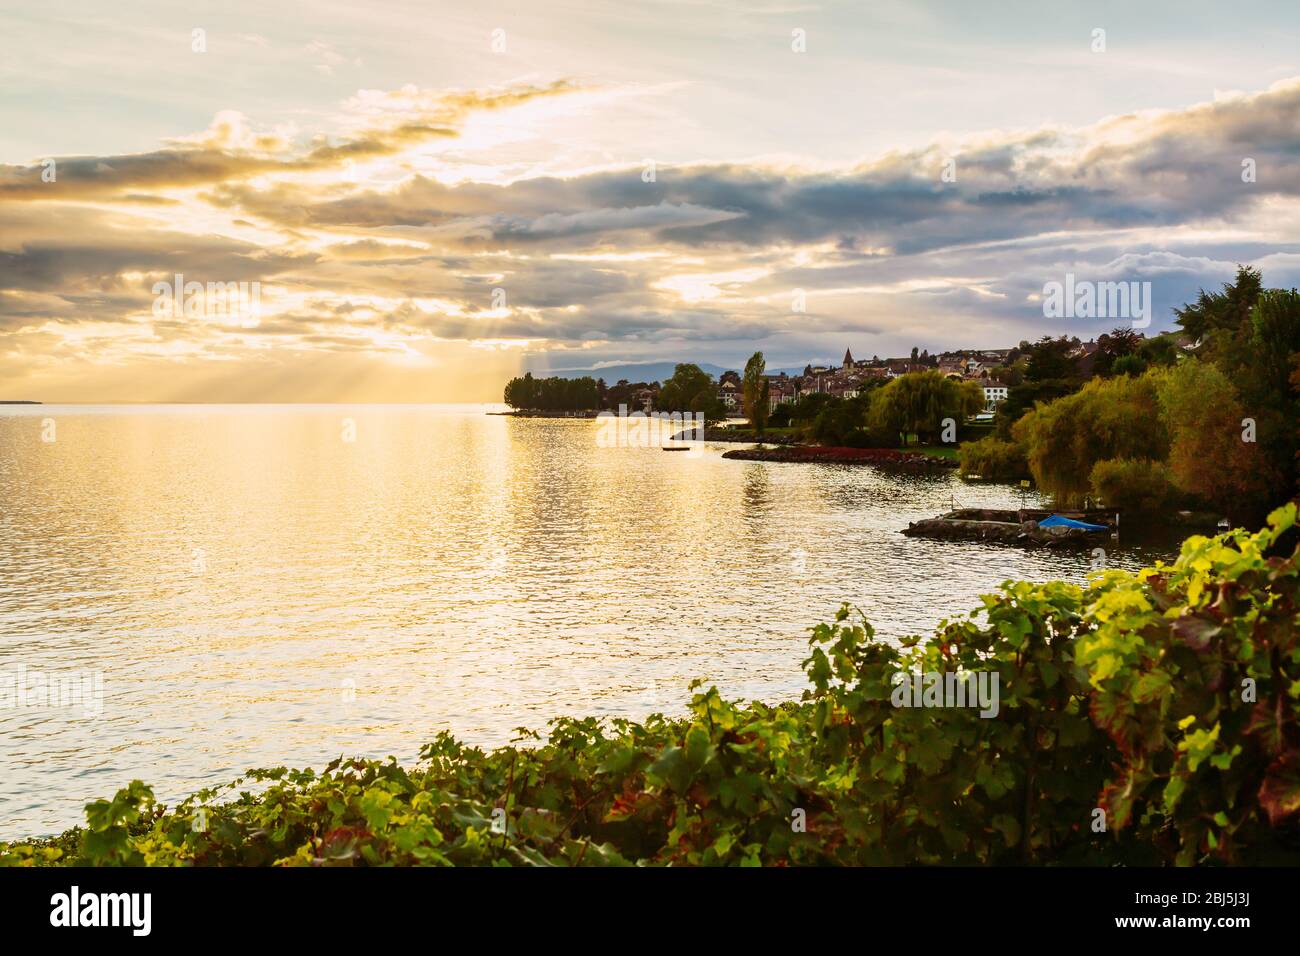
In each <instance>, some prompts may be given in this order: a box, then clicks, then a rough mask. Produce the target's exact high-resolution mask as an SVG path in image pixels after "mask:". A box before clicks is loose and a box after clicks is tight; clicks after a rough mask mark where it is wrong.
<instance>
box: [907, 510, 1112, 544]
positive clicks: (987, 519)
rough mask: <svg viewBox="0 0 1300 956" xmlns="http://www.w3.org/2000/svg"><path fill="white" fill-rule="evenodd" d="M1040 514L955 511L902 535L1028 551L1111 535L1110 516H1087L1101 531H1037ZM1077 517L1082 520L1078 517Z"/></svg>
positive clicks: (909, 528) (913, 525)
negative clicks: (984, 543)
mask: <svg viewBox="0 0 1300 956" xmlns="http://www.w3.org/2000/svg"><path fill="white" fill-rule="evenodd" d="M1047 514H1048V513H1047V512H1042V511H1032V512H1030V511H1020V512H1016V511H981V510H974V509H959V510H957V511H950V512H948V514H945V515H940V516H939V517H937V518H925V519H922V520H921V521H911V522H908V525H907V528H906V529H904V531H903V534H905V535H907V536H908V537H909V538H938V539H940V540H944V541H993V542H997V543H1000V544H1015V545H1020V546H1022V547H1028V548H1064V547H1079V546H1081V545H1088V544H1095V543H1097V542H1099V541H1105V540H1107V539H1109V538H1110V536H1111V535H1112V534H1113V533H1114V528H1113V526H1112V525H1111V522H1112V520H1113V516H1112V515H1088V516H1087V519H1086V520H1088V521H1090V522H1095V523H1098V524H1106V525H1107V526H1108V527H1107V528H1106V530H1105V531H1087V530H1084V529H1082V528H1040V527H1039V526H1038V519H1040V518H1044V517H1046V516H1047ZM1080 517H1083V516H1082V515H1080Z"/></svg>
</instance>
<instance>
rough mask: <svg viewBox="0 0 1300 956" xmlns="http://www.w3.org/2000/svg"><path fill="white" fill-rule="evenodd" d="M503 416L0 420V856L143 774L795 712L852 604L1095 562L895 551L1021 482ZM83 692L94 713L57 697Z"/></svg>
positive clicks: (47, 414)
mask: <svg viewBox="0 0 1300 956" xmlns="http://www.w3.org/2000/svg"><path fill="white" fill-rule="evenodd" d="M487 411H488V408H487V407H485V406H405V405H395V406H383V405H364V406H345V405H326V406H321V405H273V406H247V405H240V406H204V405H189V406H186V405H177V406H9V407H0V673H8V674H11V675H19V676H21V678H22V680H23V681H25V682H26V684H25V686H26V687H27V688H28V689H29V690H28V693H27V695H26V696H25V697H23V698H22V699H19V698H18V697H17V695H16V694H15V693H14V692H12V688H13V687H14V681H15V680H17V679H18V677H14V678H13V679H12V680H11V681H10V684H9V687H10V688H11V692H10V694H9V696H8V699H7V700H6V699H5V698H4V697H2V696H0V838H6V837H8V838H13V837H18V836H34V835H44V834H49V833H53V832H57V831H59V830H62V829H63V828H65V827H67V826H70V825H72V824H75V823H79V822H81V821H82V819H83V814H82V805H83V804H84V803H86V802H87V801H88V800H90V799H93V798H97V797H101V796H110V795H111V794H112V793H113V792H114V791H115V790H116V789H117V788H118V787H120V786H123V785H125V784H126V783H127V782H129V781H130V780H131V779H133V778H140V779H143V780H145V781H146V782H148V783H150V784H152V785H153V786H154V788H155V792H156V793H157V795H158V796H159V798H160V799H163V800H165V801H167V802H174V801H175V800H176V799H178V798H179V797H182V796H184V795H186V794H188V793H190V792H192V791H193V790H195V789H198V788H199V787H201V786H204V785H207V784H213V783H217V782H221V781H225V780H228V779H231V778H233V777H235V776H237V775H238V774H240V773H242V772H243V771H244V770H246V769H247V768H250V767H256V766H280V765H289V766H315V767H320V766H323V765H324V764H325V763H327V762H328V761H329V760H331V759H333V758H334V757H336V756H338V755H339V754H346V755H361V756H372V757H384V756H387V755H389V754H392V755H395V756H397V757H398V758H399V759H401V760H404V761H413V760H414V759H415V757H416V754H417V752H418V750H419V747H420V745H421V744H422V743H423V742H425V741H427V740H430V739H431V738H432V737H433V736H434V735H435V734H436V733H437V732H438V731H439V730H444V729H445V730H451V731H453V732H454V733H456V734H457V735H458V736H459V737H461V738H462V739H465V740H467V741H469V742H472V743H475V744H481V745H485V746H487V745H495V744H500V743H504V742H506V741H508V740H509V739H510V738H511V737H512V730H513V728H515V727H518V726H520V725H523V726H528V727H531V728H535V729H544V728H545V724H546V721H547V720H548V719H549V718H551V717H555V716H558V715H561V714H571V715H604V716H614V715H626V716H632V717H641V716H644V715H645V714H647V713H649V712H651V711H654V710H660V711H664V712H669V713H673V712H680V711H682V710H683V709H684V703H685V701H686V700H687V699H688V692H687V690H686V687H687V684H688V683H689V682H690V681H691V679H693V678H696V677H701V678H706V679H707V680H709V681H712V682H715V683H717V684H718V686H719V687H720V688H721V689H722V690H723V691H724V692H725V694H727V695H729V696H736V697H744V698H761V699H764V700H769V701H775V700H779V699H783V698H793V697H797V696H798V694H799V693H800V691H801V690H802V688H803V686H804V679H803V675H802V673H801V671H800V662H801V661H802V660H803V658H804V656H805V654H806V650H807V635H806V633H805V631H806V628H808V627H810V626H812V625H814V624H816V623H818V622H820V621H825V620H828V619H830V618H831V617H832V616H833V615H834V613H835V610H836V609H837V608H838V607H839V605H840V603H841V602H843V601H847V602H850V603H852V604H853V605H856V606H857V607H858V608H861V609H862V611H863V612H865V613H866V615H867V616H868V618H869V619H870V620H871V621H872V623H873V624H874V625H875V627H876V629H877V631H878V633H879V634H881V635H883V636H884V637H886V638H898V637H900V636H903V635H907V634H911V633H927V632H929V631H931V630H932V629H933V628H934V627H935V625H936V624H938V623H939V621H940V620H941V619H942V618H944V617H946V616H956V615H961V614H964V613H965V612H967V611H968V610H970V609H972V608H974V607H975V606H976V604H977V603H978V601H977V595H979V594H980V593H982V592H985V591H988V590H991V589H993V588H994V587H996V585H997V584H998V583H999V582H1001V581H1003V580H1005V579H1007V578H1027V579H1031V580H1047V579H1050V578H1066V579H1070V580H1073V581H1076V582H1079V583H1082V582H1083V580H1084V577H1085V574H1086V572H1087V571H1088V569H1089V567H1088V561H1089V558H1090V554H1089V553H1088V552H1086V551H1073V552H1048V551H1022V550H1018V549H1015V548H1007V547H1002V546H991V545H988V546H986V545H981V544H976V543H944V542H938V541H930V540H924V539H913V538H905V537H903V536H902V535H901V534H899V533H898V532H899V530H900V529H902V528H905V527H906V526H907V522H908V521H909V520H915V519H917V518H922V517H931V516H933V515H935V514H938V513H940V512H942V511H946V510H948V509H949V508H950V507H952V505H953V504H954V503H955V504H956V505H958V506H962V505H964V506H987V507H1014V506H1015V505H1017V504H1018V503H1019V502H1020V501H1021V495H1020V492H1019V491H1018V490H1017V489H1014V488H1010V487H1007V486H998V485H969V484H966V483H964V482H962V481H960V480H959V479H958V478H956V477H955V476H952V475H943V476H939V477H926V476H905V475H894V474H886V473H883V472H881V471H878V470H876V469H874V468H871V467H867V466H842V465H841V466H836V465H812V464H765V463H757V462H739V461H727V460H724V459H723V458H722V457H721V455H722V452H723V451H725V450H726V449H727V447H728V446H724V445H713V444H711V445H707V446H705V447H703V448H702V449H697V450H696V451H693V452H690V453H678V454H666V453H664V452H662V451H660V450H659V449H657V448H641V447H601V446H600V445H601V443H599V442H598V441H597V431H598V426H597V423H595V422H593V421H590V420H546V419H517V418H511V417H503V416H492V415H488V414H486V412H487ZM50 439H52V440H50ZM733 447H734V446H733ZM1024 500H1025V502H1026V503H1027V504H1030V505H1036V504H1039V501H1038V499H1037V497H1036V496H1034V495H1032V494H1030V495H1027V496H1026V497H1025V499H1024ZM1108 550H1109V554H1108V560H1109V562H1110V564H1111V565H1112V566H1121V567H1137V566H1140V565H1141V564H1142V563H1149V562H1150V560H1151V559H1152V558H1153V557H1156V556H1166V555H1167V553H1168V552H1167V550H1166V551H1157V552H1150V551H1146V550H1144V549H1136V548H1128V547H1115V548H1111V549H1108ZM42 680H43V681H45V684H44V685H42V684H41V683H40V681H42ZM59 681H63V683H62V685H61V686H62V688H63V689H64V690H67V689H68V688H69V687H71V688H74V690H75V689H76V688H81V689H82V690H83V693H82V695H81V696H79V697H78V696H65V697H64V698H63V699H59V695H58V694H57V693H45V694H44V696H43V697H42V696H41V692H40V690H39V688H41V687H42V686H44V687H45V688H47V689H48V688H50V687H51V686H55V684H57V682H59ZM51 682H55V684H52V683H51ZM96 688H98V689H96ZM2 693H3V687H0V694H2ZM69 693H72V692H69Z"/></svg>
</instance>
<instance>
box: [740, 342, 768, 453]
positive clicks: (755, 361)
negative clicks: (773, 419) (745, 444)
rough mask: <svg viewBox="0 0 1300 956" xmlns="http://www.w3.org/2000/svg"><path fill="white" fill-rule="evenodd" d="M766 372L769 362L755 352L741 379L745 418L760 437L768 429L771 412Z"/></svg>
mask: <svg viewBox="0 0 1300 956" xmlns="http://www.w3.org/2000/svg"><path fill="white" fill-rule="evenodd" d="M766 372H767V362H766V361H765V360H764V359H763V353H762V352H755V353H754V354H753V355H751V356H750V357H749V361H748V362H746V363H745V374H744V377H743V378H742V379H741V394H742V396H743V401H744V404H745V417H746V418H748V419H749V424H750V426H751V427H753V429H754V430H755V431H756V432H758V434H760V435H761V434H763V432H764V430H765V429H766V428H767V419H768V412H769V411H770V409H769V406H768V387H767V375H766Z"/></svg>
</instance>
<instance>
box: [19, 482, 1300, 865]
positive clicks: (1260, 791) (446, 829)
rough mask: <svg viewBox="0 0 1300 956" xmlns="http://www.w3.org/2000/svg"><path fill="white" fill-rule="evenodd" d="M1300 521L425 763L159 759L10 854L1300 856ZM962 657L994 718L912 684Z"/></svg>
mask: <svg viewBox="0 0 1300 956" xmlns="http://www.w3.org/2000/svg"><path fill="white" fill-rule="evenodd" d="M1295 521H1296V509H1295V506H1294V505H1288V506H1287V507H1286V508H1284V509H1279V510H1278V511H1277V512H1275V513H1274V514H1273V515H1272V516H1271V518H1270V526H1269V528H1267V529H1266V530H1264V531H1262V532H1260V533H1259V534H1256V535H1253V536H1252V535H1248V534H1246V533H1245V532H1241V531H1237V532H1233V533H1231V534H1228V535H1224V536H1221V537H1219V538H1214V539H1209V538H1201V537H1196V538H1191V539H1189V540H1188V541H1187V542H1186V543H1185V544H1184V546H1183V549H1182V554H1181V555H1180V557H1179V558H1178V560H1177V561H1176V562H1175V563H1174V565H1173V566H1171V567H1165V566H1157V567H1156V568H1154V569H1147V570H1145V571H1143V572H1141V573H1140V574H1136V575H1134V574H1130V573H1127V572H1121V571H1109V572H1105V573H1104V574H1102V575H1101V576H1100V577H1098V578H1097V579H1095V580H1094V581H1093V582H1092V583H1091V584H1090V585H1089V587H1088V588H1087V589H1086V590H1085V589H1080V588H1079V587H1076V586H1074V585H1072V584H1067V583H1062V582H1054V583H1048V584H1043V585H1035V584H1030V583H1027V582H1014V583H1012V582H1008V583H1007V584H1005V585H1003V587H1002V589H1001V591H1000V592H998V593H997V594H993V595H987V596H985V597H984V598H983V607H981V608H980V609H979V610H977V611H975V612H973V613H972V614H971V615H970V617H969V618H965V619H961V620H958V621H953V622H948V623H945V624H944V625H943V626H942V627H941V629H940V630H939V631H938V633H936V634H935V635H934V636H933V637H930V638H928V639H926V640H921V639H919V638H916V639H912V640H909V641H905V642H903V646H902V647H896V646H893V645H890V644H886V643H884V642H881V641H876V640H874V639H873V635H872V631H871V628H870V625H868V624H866V623H865V622H863V623H855V622H853V621H851V620H850V617H849V613H848V610H847V609H843V610H841V611H840V613H839V614H838V616H837V618H836V620H835V622H834V623H833V624H821V625H819V626H817V627H816V628H814V629H813V631H812V637H811V639H810V646H811V653H810V656H809V657H808V659H807V661H806V662H805V669H806V671H807V673H808V677H809V681H810V685H811V686H810V689H809V690H808V691H807V692H806V693H805V695H804V699H803V700H802V701H801V702H799V703H790V704H785V705H782V706H780V707H776V708H772V707H768V706H765V705H763V704H759V703H750V704H737V703H732V702H728V701H726V700H724V699H722V698H721V697H720V696H719V694H718V692H717V691H716V690H714V689H710V690H708V691H705V692H701V693H697V694H696V695H695V696H694V698H693V700H692V701H691V704H690V714H689V716H688V717H685V718H683V719H677V720H669V719H665V718H662V717H659V716H652V717H650V718H649V719H648V720H647V721H646V722H645V723H634V722H631V721H624V720H616V721H613V722H611V723H610V724H609V725H607V726H606V725H602V724H601V723H600V722H599V721H596V720H594V719H586V720H574V719H564V720H558V721H556V722H554V724H553V725H552V729H551V732H550V735H549V737H548V738H547V739H546V740H545V741H542V740H540V739H537V738H536V737H531V739H530V740H529V744H530V745H528V746H521V747H506V748H502V749H499V750H495V751H492V752H490V753H485V752H483V751H481V750H478V749H474V748H469V747H465V746H463V745H461V744H459V743H457V742H456V741H455V740H453V739H452V738H451V737H449V736H448V735H445V734H443V735H440V736H439V737H438V738H437V739H436V740H434V741H433V742H432V743H430V744H429V745H427V746H426V747H425V748H424V750H423V752H422V754H421V760H420V762H419V763H418V764H417V765H416V766H414V767H411V768H403V767H401V766H399V765H398V764H397V763H396V762H395V761H392V760H391V759H390V760H389V761H388V762H380V761H362V760H346V761H345V760H337V761H335V762H334V763H332V764H330V765H329V766H328V767H326V768H325V770H324V771H323V772H321V773H319V774H317V773H314V772H312V771H310V770H285V769H283V768H280V769H274V770H258V771H252V772H250V774H249V775H248V777H247V778H245V779H244V780H241V781H236V782H235V783H233V784H230V785H227V786H225V787H219V788H216V789H214V790H209V791H204V792H202V793H200V794H198V795H196V796H195V797H192V798H190V799H188V800H186V801H184V802H182V803H181V804H180V805H179V806H177V807H175V808H174V809H171V810H166V809H164V808H162V807H159V806H157V805H156V804H155V803H154V800H153V796H152V794H151V792H150V791H149V789H148V788H147V787H145V786H144V785H143V784H141V783H140V782H138V781H137V782H134V783H132V784H131V785H130V787H128V788H126V789H124V790H121V791H119V792H118V794H117V795H116V796H115V797H114V798H113V799H112V800H102V801H98V802H96V803H93V804H90V805H89V806H88V807H87V823H86V826H85V827H84V828H81V829H76V830H71V831H69V832H68V833H66V834H64V835H63V836H61V837H58V838H56V839H54V840H50V841H38V842H36V843H33V844H27V845H10V846H5V845H3V844H0V862H4V863H9V864H17V865H34V864H35V865H40V864H47V863H56V864H64V863H80V864H127V865H140V864H144V865H206V866H211V865H271V864H277V865H358V864H372V865H375V864H440V865H446V864H457V865H464V864H513V865H551V864H556V865H578V864H583V865H617V864H629V863H647V864H679V865H682V864H706V865H712V864H739V865H759V864H767V865H802V864H904V863H928V864H1011V863H1028V864H1043V863H1051V864H1092V865H1113V864H1200V863H1228V864H1259V863H1292V864H1294V863H1296V862H1300V827H1298V826H1297V814H1298V812H1300V727H1298V726H1297V719H1296V718H1297V700H1298V698H1300V644H1298V643H1297V636H1296V623H1297V613H1300V603H1298V601H1300V554H1297V553H1293V554H1291V555H1290V556H1289V557H1277V556H1271V555H1269V554H1268V552H1269V550H1270V549H1271V548H1275V547H1277V545H1278V540H1279V537H1280V536H1281V535H1282V534H1283V533H1285V532H1287V530H1288V529H1290V528H1291V527H1292V526H1293V525H1294V524H1295ZM960 671H965V672H974V673H979V674H982V675H983V678H984V680H985V682H986V684H991V683H992V680H993V677H994V675H996V678H997V685H996V686H997V687H998V690H999V694H998V697H997V699H996V706H995V707H990V708H987V710H996V714H995V715H994V716H988V717H981V716H980V712H979V711H978V710H977V709H975V708H971V707H931V706H898V705H900V704H904V703H910V704H920V703H925V702H926V700H925V697H926V696H927V695H928V694H929V690H928V689H927V690H926V692H925V695H922V697H921V699H920V700H912V701H908V700H907V699H906V698H905V697H902V696H900V695H901V692H902V691H903V689H904V687H902V686H900V685H899V683H898V681H899V678H900V677H910V676H911V675H912V674H938V675H948V674H956V673H958V672H960ZM906 686H908V687H910V686H911V684H910V683H909V684H908V685H906ZM925 686H926V687H927V688H928V687H930V686H932V685H929V684H927V685H925ZM530 736H531V735H530ZM250 785H253V789H249V787H250ZM236 794H237V795H236Z"/></svg>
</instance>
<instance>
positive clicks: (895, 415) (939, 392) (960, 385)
mask: <svg viewBox="0 0 1300 956" xmlns="http://www.w3.org/2000/svg"><path fill="white" fill-rule="evenodd" d="M983 406H984V391H983V389H981V388H980V387H979V386H978V385H976V384H975V383H974V382H961V381H957V380H955V379H951V378H948V377H947V376H946V375H944V374H943V373H942V372H938V371H929V372H909V373H908V374H907V375H900V376H899V377H898V378H896V379H894V380H893V381H892V382H890V383H889V384H888V385H886V386H885V387H884V388H881V389H878V390H877V391H876V393H875V395H873V396H872V401H871V422H872V424H873V426H876V427H879V428H882V429H889V430H891V431H895V432H898V433H899V434H900V435H902V436H903V438H904V444H906V438H907V436H908V435H909V434H912V433H915V434H916V436H917V439H918V440H919V441H921V442H922V443H923V444H925V443H929V442H932V441H934V440H935V439H936V438H938V437H939V436H940V435H941V433H942V432H943V423H944V419H946V418H951V419H952V420H953V421H954V423H960V422H961V420H962V419H963V418H965V417H966V416H967V415H973V414H975V413H976V412H977V411H979V410H980V409H981V408H982V407H983Z"/></svg>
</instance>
